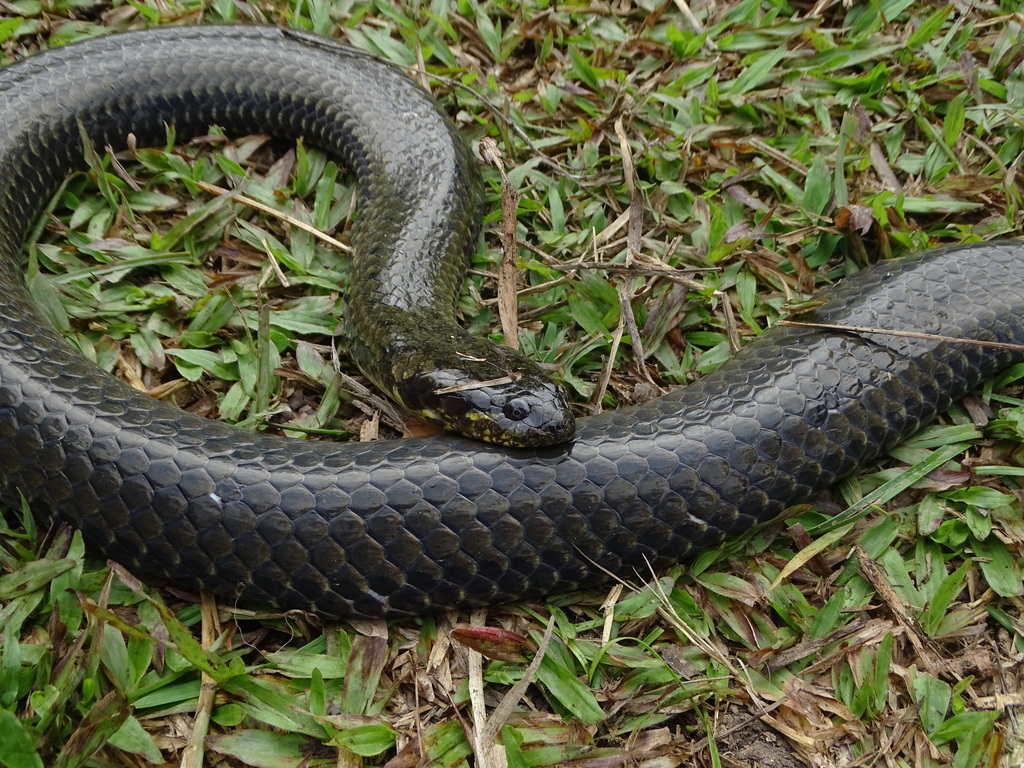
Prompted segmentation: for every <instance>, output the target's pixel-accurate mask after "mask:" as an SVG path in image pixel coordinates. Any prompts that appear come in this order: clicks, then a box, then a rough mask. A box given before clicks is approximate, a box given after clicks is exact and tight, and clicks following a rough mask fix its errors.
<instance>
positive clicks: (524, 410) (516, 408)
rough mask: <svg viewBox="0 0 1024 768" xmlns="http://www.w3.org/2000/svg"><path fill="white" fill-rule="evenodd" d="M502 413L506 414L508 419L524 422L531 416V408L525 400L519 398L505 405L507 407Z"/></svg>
mask: <svg viewBox="0 0 1024 768" xmlns="http://www.w3.org/2000/svg"><path fill="white" fill-rule="evenodd" d="M501 412H502V413H504V414H505V418H507V419H512V421H522V420H523V419H525V418H526V417H527V416H529V415H530V406H529V404H528V403H527V402H526V401H525V400H524V399H523V398H521V397H517V398H515V399H513V400H509V401H508V402H507V403H505V407H504V408H502V409H501Z"/></svg>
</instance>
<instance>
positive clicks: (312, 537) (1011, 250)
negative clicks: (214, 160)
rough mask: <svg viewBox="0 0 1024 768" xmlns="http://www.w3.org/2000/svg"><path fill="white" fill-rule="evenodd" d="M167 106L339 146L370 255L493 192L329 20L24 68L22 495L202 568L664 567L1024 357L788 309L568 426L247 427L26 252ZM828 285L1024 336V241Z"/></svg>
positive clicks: (345, 605)
mask: <svg viewBox="0 0 1024 768" xmlns="http://www.w3.org/2000/svg"><path fill="white" fill-rule="evenodd" d="M169 122H173V123H175V124H176V126H177V128H178V130H179V135H182V136H183V135H186V134H187V133H189V132H192V133H195V132H198V131H203V130H205V128H206V126H207V125H209V124H219V125H222V126H223V127H225V128H227V129H229V130H233V131H253V130H260V131H266V132H271V133H274V134H277V135H280V136H284V137H295V136H302V137H304V138H305V139H307V140H308V141H309V142H310V143H311V144H315V145H318V146H321V147H323V148H325V149H327V150H329V151H332V152H336V153H338V154H341V155H342V156H343V157H344V158H345V159H346V160H347V162H348V163H349V164H350V165H351V166H352V167H353V168H354V169H355V171H356V173H357V175H358V176H359V178H360V182H361V184H362V185H363V186H364V188H365V187H367V186H369V187H370V188H371V192H372V194H369V195H367V198H368V199H367V200H364V205H363V206H362V208H361V211H360V218H361V221H362V226H361V228H357V230H356V233H355V234H354V236H353V244H354V246H355V247H356V249H357V250H362V251H363V252H364V253H365V254H369V257H370V258H371V259H372V258H378V257H380V258H384V257H385V256H386V255H387V252H388V251H389V249H393V248H396V247H397V248H398V249H399V250H400V251H401V252H402V255H403V257H404V258H407V259H413V260H415V259H417V258H427V257H428V255H429V254H427V251H428V250H429V249H431V248H434V249H436V248H438V247H440V249H441V250H442V251H445V250H447V249H449V247H450V246H451V243H452V242H453V241H459V243H460V244H459V245H458V248H463V247H465V244H466V240H467V237H468V236H467V235H466V233H467V232H471V231H472V230H473V229H474V225H473V222H472V218H473V217H474V216H475V215H476V210H475V200H474V199H473V196H472V195H468V196H467V195H465V194H463V192H464V186H462V179H463V174H464V173H466V170H465V163H466V155H465V152H464V149H463V148H462V147H461V145H460V143H459V142H458V141H457V140H456V141H453V140H452V135H453V134H452V129H451V127H450V125H449V124H448V123H447V122H446V120H445V119H444V118H443V117H442V116H441V115H440V114H439V113H438V111H437V110H436V108H435V107H434V106H433V105H432V102H430V101H429V99H427V98H424V97H423V96H422V92H421V91H419V89H418V88H416V87H415V86H413V85H412V84H411V83H410V82H409V81H408V80H406V79H405V77H404V76H403V75H401V74H400V73H399V72H398V71H397V70H396V69H394V68H393V67H391V66H390V65H387V64H384V63H381V62H378V61H377V60H376V59H373V58H372V57H369V56H366V55H365V54H360V53H357V52H352V51H349V50H348V49H344V48H340V47H338V46H335V45H333V44H331V43H329V42H327V41H323V40H321V39H320V38H315V37H313V36H309V35H305V34H301V33H295V32H291V31H286V30H281V29H277V28H263V27H231V28H202V27H200V28H189V29H160V30H153V31H149V32H144V33H135V34H130V35H120V36H112V37H109V38H104V39H101V40H96V41H90V42H89V43H85V44H81V45H73V46H68V47H65V48H61V49H57V50H55V51H52V52H48V53H46V54H43V55H40V56H37V57H32V58H30V59H27V60H26V61H24V62H20V63H19V64H16V65H14V66H12V67H9V68H8V69H6V70H4V71H2V72H0V167H2V168H3V169H4V173H3V174H2V175H0V253H2V257H3V258H2V262H0V285H2V289H3V290H2V291H0V302H2V306H0V479H2V487H3V489H4V494H5V497H6V498H7V499H9V500H12V501H17V499H18V498H19V494H21V495H23V496H24V497H25V498H26V499H28V501H29V502H30V503H31V505H32V507H33V509H35V510H37V511H38V512H39V513H41V514H44V515H52V516H55V517H57V518H59V519H62V520H66V521H68V522H70V523H72V524H74V525H75V526H77V527H79V528H80V529H81V530H82V531H83V534H84V536H85V538H86V541H87V543H88V544H89V545H91V547H92V548H93V550H94V551H96V552H101V553H103V554H104V555H105V556H107V557H110V558H113V559H115V560H118V561H120V562H122V563H124V564H125V565H127V566H129V567H131V568H135V569H139V570H142V571H146V572H150V573H153V574H157V575H161V576H165V577H167V578H169V579H171V580H173V581H174V582H175V583H177V584H180V585H181V586H183V587H186V588H207V589H212V590H214V591H216V592H218V593H219V594H222V595H235V596H241V597H242V598H245V599H247V600H250V601H255V602H257V603H263V604H269V605H273V606H277V607H280V608H288V609H291V608H298V609H307V610H311V611H315V612H317V613H319V614H321V615H324V616H326V617H342V616H350V615H366V616H381V615H395V614H408V613H421V612H425V611H429V610H431V609H434V608H438V607H446V606H452V605H460V604H461V605H466V604H469V605H479V604H487V603H493V602H499V601H508V600H514V599H517V598H520V597H523V596H526V595H530V594H536V593H542V592H550V591H555V590H566V589H571V588H575V587H578V586H581V585H587V584H591V583H593V582H594V581H596V580H598V579H600V578H601V577H602V575H603V571H604V570H607V571H611V572H617V573H623V574H625V573H627V572H628V571H629V570H630V569H638V570H639V571H640V572H641V573H648V572H649V569H650V568H651V567H655V568H657V567H659V566H663V565H665V564H668V563H672V562H677V561H680V560H683V559H685V558H686V557H688V556H689V555H691V554H692V553H693V552H695V551H696V550H698V549H700V548H705V547H709V546H714V545H716V544H718V543H719V542H721V541H722V540H723V539H724V538H726V537H727V536H731V535H737V534H739V533H742V532H744V531H746V530H748V529H749V528H750V527H751V526H752V525H754V524H756V523H758V522H760V521H765V520H768V519H771V518H773V517H776V516H778V515H779V514H780V513H781V512H782V511H783V510H784V509H785V508H786V507H787V506H790V505H793V504H796V503H800V502H802V501H805V500H807V499H808V498H809V497H810V496H811V495H812V494H813V493H814V492H816V491H818V490H820V489H822V488H824V487H826V486H828V485H829V484H830V483H832V482H834V481H835V480H836V479H838V478H840V477H842V476H844V475H846V474H849V473H851V472H853V471H854V470H855V469H857V468H858V467H861V466H863V465H864V464H865V463H866V462H869V461H870V460H871V459H873V458H874V457H876V456H878V455H879V454H880V453H882V452H884V451H885V450H886V449H888V448H891V447H892V446H894V445H895V444H897V443H898V442H899V441H901V440H902V439H904V438H906V437H907V436H909V435H910V434H912V433H913V432H914V431H915V430H916V429H917V428H918V427H919V426H921V425H922V424H923V423H925V422H927V421H928V420H929V419H931V418H933V417H934V416H935V415H936V413H938V412H939V411H941V410H943V409H945V408H946V407H947V406H948V405H949V404H950V403H951V402H952V401H953V400H954V399H956V398H959V397H961V396H962V395H964V394H965V393H966V392H967V391H969V390H970V389H971V388H973V387H975V386H977V385H978V384H979V383H980V382H981V381H982V380H984V379H985V378H987V377H991V376H992V375H994V374H996V373H997V372H999V371H1000V370H1001V369H1003V368H1004V367H1006V366H1007V365H1009V364H1010V363H1012V362H1015V361H1017V360H1020V359H1022V356H1021V355H1019V354H1016V353H1011V352H1008V351H1005V350H999V349H993V348H981V347H977V346H971V345H965V344H958V343H953V342H950V341H943V340H922V339H911V338H906V337H895V336H887V335H882V334H878V335H872V334H853V333H843V332H835V331H825V330H808V329H805V328H797V327H792V326H778V327H775V328H772V329H770V330H769V331H767V332H765V333H764V334H763V335H762V336H761V337H760V338H759V339H757V340H756V341H754V342H752V343H750V344H749V345H747V346H746V347H745V348H744V349H743V350H742V351H741V352H740V353H739V354H737V355H736V356H735V357H734V358H733V359H732V360H730V361H729V362H727V363H726V364H725V365H723V366H721V367H720V368H719V369H718V370H717V371H715V372H714V373H712V374H710V375H708V376H706V377H704V378H703V379H702V380H701V381H700V382H698V383H697V384H695V385H692V386H689V387H686V388H683V389H681V390H679V391H676V392H673V393H671V394H669V395H667V396H665V397H662V398H659V399H657V400H654V401H651V402H648V403H645V404H643V405H639V406H636V407H633V408H624V409H621V410H619V411H616V412H614V413H610V414H608V415H603V416H598V417H593V418H589V419H584V420H581V422H580V424H579V426H578V431H577V434H576V437H575V439H573V440H572V441H571V442H570V443H568V444H566V445H563V446H558V447H550V448H541V449H529V450H527V449H505V448H499V447H495V446H490V445H484V444H481V443H477V442H474V441H471V440H467V439H464V438H457V437H449V436H443V437H435V438H428V439H415V440H402V441H379V442H373V443H363V444H344V445H336V444H331V443H324V442H308V441H298V440H288V439H283V438H279V437H275V436H269V435H259V434H253V433H249V432H246V431H243V430H240V429H237V428H234V427H230V426H227V425H224V424H218V423H214V422H210V421H207V420H205V419H201V418H198V417H195V416H192V415H190V414H187V413H183V412H182V411H180V410H178V409H176V408H174V407H172V406H169V405H166V404H163V403H160V402H157V401H155V400H153V399H152V398H150V397H148V396H147V395H145V394H143V393H140V392H137V391H136V390H134V389H132V388H131V387H129V386H127V385H126V384H124V383H121V382H119V381H116V380H114V379H112V378H111V377H109V376H107V375H106V374H104V373H102V372H101V371H99V370H98V369H97V368H95V367H94V366H93V365H92V364H90V363H89V362H87V361H86V360H85V359H84V358H82V357H81V356H80V355H78V354H77V353H76V352H74V351H73V350H72V349H71V347H70V346H69V345H68V344H67V343H65V342H64V341H63V340H62V339H61V338H59V336H58V335H57V334H56V333H55V332H54V331H52V330H51V329H50V328H49V327H47V326H46V323H45V322H44V321H43V320H42V319H41V317H40V314H39V311H38V310H37V309H36V308H35V307H34V305H33V303H32V301H31V299H30V298H29V294H28V291H27V289H26V287H25V283H24V279H23V277H22V274H21V269H20V259H19V258H18V253H19V250H20V246H21V242H22V240H23V239H24V237H25V234H26V232H27V228H28V226H29V224H30V223H31V221H32V219H33V217H34V216H35V215H36V214H37V213H38V211H39V209H40V208H41V206H42V204H43V203H44V202H45V201H46V199H47V198H48V196H49V195H51V194H52V192H53V190H54V189H55V187H56V185H57V184H58V183H59V181H60V179H61V178H62V176H63V174H65V173H66V172H67V169H68V168H69V167H72V166H75V165H79V164H80V163H81V149H80V146H81V142H80V139H79V125H81V126H83V127H84V128H85V130H86V131H87V133H88V134H89V136H90V137H91V139H92V141H93V142H94V143H95V144H96V145H98V146H104V145H107V144H111V145H114V146H124V143H125V137H126V136H127V134H128V133H129V132H131V133H133V134H134V135H135V137H136V140H137V141H138V142H139V143H140V144H142V143H143V142H146V141H149V142H153V141H156V142H162V140H163V137H164V124H165V123H169ZM396 126H398V127H399V128H398V129H396ZM410 180H415V182H413V181H410ZM375 185H379V186H375ZM391 192H395V193H396V194H397V195H398V197H397V198H393V199H392V198H389V195H390V193H391ZM389 199H392V200H397V202H393V201H392V202H389ZM396 243H397V244H398V245H397V246H396ZM456 250H457V248H456ZM825 297H826V299H827V300H826V302H825V303H824V304H823V305H822V306H821V307H819V308H818V309H816V310H814V311H813V312H811V313H809V314H808V315H807V316H806V317H802V318H801V319H805V320H810V321H816V322H821V323H831V324H844V325H850V326H863V327H871V328H885V329H890V330H899V331H920V332H925V333H931V334H937V335H941V336H945V337H956V338H969V339H986V340H995V341H1002V342H1017V343H1021V342H1024V322H1022V320H1021V318H1022V317H1024V248H1022V247H1021V246H1020V245H1018V244H1014V243H1002V244H984V245H972V246H968V247H966V248H960V249H943V250H937V251H930V252H927V253H924V254H920V255H919V256H916V257H912V258H907V259H903V260H900V261H899V262H889V263H884V264H880V265H877V266H875V267H873V268H869V269H866V270H864V271H863V272H861V273H859V274H858V275H856V276H855V277H853V278H851V279H849V280H846V281H845V282H844V283H842V284H841V285H840V286H839V287H838V288H835V289H830V290H828V291H827V292H826V294H825Z"/></svg>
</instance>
